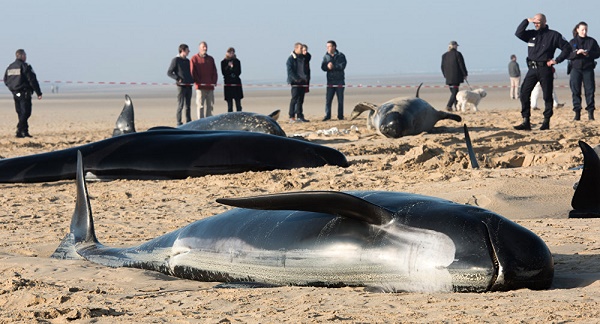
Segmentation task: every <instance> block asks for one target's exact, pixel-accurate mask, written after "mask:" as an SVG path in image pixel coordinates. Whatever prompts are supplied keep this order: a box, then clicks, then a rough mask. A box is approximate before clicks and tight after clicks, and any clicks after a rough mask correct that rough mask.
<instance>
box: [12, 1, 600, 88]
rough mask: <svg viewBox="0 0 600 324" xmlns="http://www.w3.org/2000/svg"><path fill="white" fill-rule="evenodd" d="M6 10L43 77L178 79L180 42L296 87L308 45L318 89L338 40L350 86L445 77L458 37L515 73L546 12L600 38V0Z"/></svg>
mask: <svg viewBox="0 0 600 324" xmlns="http://www.w3.org/2000/svg"><path fill="white" fill-rule="evenodd" d="M2 2H3V4H2V12H3V13H4V14H3V15H2V26H3V31H2V38H3V39H4V40H3V41H2V46H1V48H2V51H0V59H1V62H3V63H2V64H4V66H7V65H8V64H9V63H10V62H12V61H13V60H14V52H15V50H16V49H18V48H24V49H25V50H26V51H27V54H28V62H29V63H31V64H32V66H33V67H34V69H35V71H36V73H37V74H38V78H39V79H40V80H62V81H66V80H71V81H124V82H170V79H169V78H168V77H167V76H166V70H167V67H168V65H169V63H170V60H171V59H172V58H173V57H174V56H176V55H177V48H178V46H179V44H180V43H186V44H188V45H189V46H190V48H191V50H192V52H191V54H195V53H197V51H198V43H199V42H200V41H202V40H204V41H207V42H208V52H209V54H211V55H212V56H213V57H214V58H215V60H216V61H217V65H218V66H219V62H220V61H221V60H222V59H223V56H224V53H225V50H226V49H227V47H229V46H233V47H235V48H236V51H237V55H238V58H239V59H240V60H241V62H242V72H243V73H242V80H243V81H244V82H245V83H248V82H258V81H269V82H278V83H285V80H286V70H285V62H286V59H287V57H288V56H289V54H290V52H291V50H292V47H293V44H294V43H295V42H297V41H300V42H304V43H306V44H308V45H309V51H310V52H311V53H312V54H313V59H312V62H311V68H312V71H313V72H312V74H313V81H314V83H318V82H322V80H323V79H324V72H322V71H321V70H320V64H321V60H322V57H323V54H324V53H325V44H326V42H327V40H329V39H334V40H335V41H336V42H337V44H338V49H339V50H340V51H342V52H343V53H344V54H345V55H346V57H347V60H348V66H347V69H346V74H347V78H350V79H351V78H359V77H361V76H379V75H390V74H393V75H399V74H402V75H405V74H411V73H439V71H440V59H441V55H442V54H443V53H444V52H445V51H446V49H447V45H448V42H449V41H450V40H456V41H457V42H458V43H459V44H460V46H459V50H460V51H461V52H462V53H463V55H464V57H465V61H466V64H467V68H468V69H469V71H470V72H471V74H476V73H477V72H478V71H479V72H481V71H483V72H493V71H500V72H504V71H505V70H506V66H507V63H508V61H509V56H510V54H513V53H514V54H516V55H517V57H518V58H519V62H520V64H521V67H522V69H523V68H524V65H525V64H524V59H525V56H526V49H527V47H526V44H525V43H523V42H522V41H520V40H519V39H517V38H516V37H515V36H514V32H515V29H516V27H517V25H518V24H519V23H520V22H521V21H522V19H524V18H526V17H531V16H533V15H534V14H535V13H537V12H542V13H545V14H546V16H547V17H548V24H549V26H550V28H551V29H555V30H557V31H559V32H561V33H562V34H563V36H565V37H566V38H567V40H568V39H571V38H572V34H571V31H572V29H573V27H574V26H575V24H576V23H577V22H579V21H581V20H583V21H586V22H588V24H589V25H590V27H589V34H590V36H592V37H596V38H597V39H599V40H600V21H599V20H598V19H594V17H595V18H597V17H598V12H600V10H599V9H600V1H597V0H587V1H586V0H580V1H555V0H544V1H530V0H504V1H485V0H484V1H474V0H461V1H448V0H435V1H427V0H420V1H419V0H417V1H414V0H411V1H402V0H398V1H391V0H390V1H377V0H372V1H353V0H345V1H337V0H331V1H322V0H318V1H317V0H303V1H283V0H268V1H260V0H257V1H248V0H231V1H177V2H175V1H155V0H143V1H137V0H136V1H129V0H102V1H93V0H86V1H79V0H77V1H75V0H73V1H68V0H45V1H41V0H40V1H5V0H3V1H2ZM530 27H532V25H530ZM556 55H558V53H557V54H556ZM562 65H563V67H564V66H565V65H566V64H562ZM219 71H220V68H219ZM219 73H220V72H219ZM440 78H441V76H440Z"/></svg>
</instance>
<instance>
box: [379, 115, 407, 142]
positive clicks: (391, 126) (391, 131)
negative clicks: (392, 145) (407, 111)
mask: <svg viewBox="0 0 600 324" xmlns="http://www.w3.org/2000/svg"><path fill="white" fill-rule="evenodd" d="M404 129H405V127H404V125H402V115H401V114H400V113H398V112H390V113H388V114H386V115H385V116H384V117H383V118H382V119H381V122H380V123H379V132H381V134H383V135H384V136H386V137H391V138H399V137H402V135H403V132H404Z"/></svg>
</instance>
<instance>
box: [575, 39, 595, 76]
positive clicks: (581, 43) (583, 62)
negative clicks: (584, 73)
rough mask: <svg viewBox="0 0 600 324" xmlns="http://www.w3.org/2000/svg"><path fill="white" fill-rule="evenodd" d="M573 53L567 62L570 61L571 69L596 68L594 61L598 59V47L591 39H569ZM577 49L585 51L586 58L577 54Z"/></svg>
mask: <svg viewBox="0 0 600 324" xmlns="http://www.w3.org/2000/svg"><path fill="white" fill-rule="evenodd" d="M569 44H571V47H572V48H573V51H572V52H571V54H570V55H569V60H571V62H570V64H571V68H573V69H578V70H588V69H593V68H595V67H596V62H594V60H595V59H597V58H598V57H600V47H598V42H596V40H595V39H593V38H591V37H589V36H588V37H585V38H581V37H579V36H575V38H573V39H571V41H570V42H569ZM578 49H584V50H587V54H588V55H587V56H585V55H583V54H577V50H578Z"/></svg>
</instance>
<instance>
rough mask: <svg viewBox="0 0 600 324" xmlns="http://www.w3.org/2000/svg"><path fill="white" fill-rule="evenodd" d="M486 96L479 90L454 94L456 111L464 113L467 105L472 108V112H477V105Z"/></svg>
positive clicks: (483, 91)
mask: <svg viewBox="0 0 600 324" xmlns="http://www.w3.org/2000/svg"><path fill="white" fill-rule="evenodd" d="M485 96H487V92H485V90H483V89H481V88H479V89H475V90H461V91H459V92H458V93H457V94H456V110H457V111H466V108H467V104H469V105H470V106H471V107H473V111H477V105H479V102H480V101H481V99H482V98H485Z"/></svg>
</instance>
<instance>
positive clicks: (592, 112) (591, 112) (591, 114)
mask: <svg viewBox="0 0 600 324" xmlns="http://www.w3.org/2000/svg"><path fill="white" fill-rule="evenodd" d="M588 119H589V120H595V119H594V111H593V110H588Z"/></svg>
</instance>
